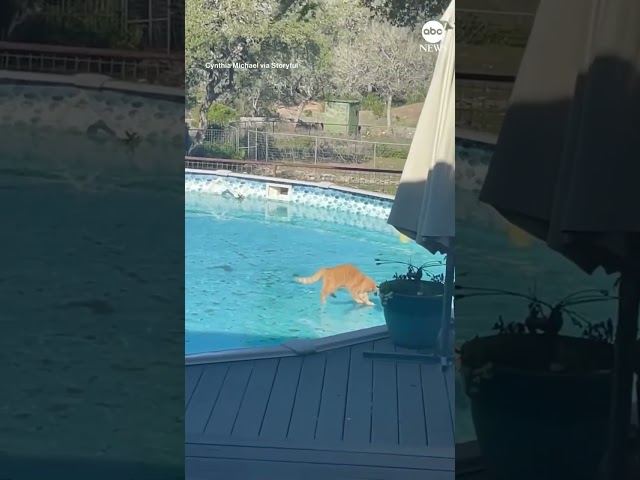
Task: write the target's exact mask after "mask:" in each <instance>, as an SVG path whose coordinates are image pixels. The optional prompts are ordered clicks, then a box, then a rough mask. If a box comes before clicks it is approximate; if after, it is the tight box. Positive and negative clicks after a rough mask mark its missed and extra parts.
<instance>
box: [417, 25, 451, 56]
mask: <svg viewBox="0 0 640 480" xmlns="http://www.w3.org/2000/svg"><path fill="white" fill-rule="evenodd" d="M446 31H447V25H446V24H443V23H441V22H438V21H437V20H430V21H428V22H427V23H425V24H424V25H423V26H422V38H424V41H425V42H427V45H420V50H422V51H423V52H439V51H440V45H439V44H440V41H441V40H442V39H443V38H444V34H445V32H446Z"/></svg>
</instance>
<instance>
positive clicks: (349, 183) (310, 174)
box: [185, 156, 402, 195]
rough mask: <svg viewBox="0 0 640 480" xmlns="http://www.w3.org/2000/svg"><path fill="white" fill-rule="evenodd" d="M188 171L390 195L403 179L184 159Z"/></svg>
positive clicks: (333, 168)
mask: <svg viewBox="0 0 640 480" xmlns="http://www.w3.org/2000/svg"><path fill="white" fill-rule="evenodd" d="M185 168H189V169H194V170H227V171H231V172H235V173H244V174H249V175H259V176H263V177H273V178H286V179H289V180H302V181H308V182H331V183H333V184H335V185H341V186H345V187H351V188H358V189H361V190H366V191H370V192H377V193H387V194H391V195H394V194H395V193H396V191H397V189H398V184H399V183H400V177H401V176H402V170H385V169H373V168H366V167H355V166H353V167H352V166H337V165H322V164H317V165H305V164H300V163H265V162H255V161H249V160H227V159H216V158H199V157H189V156H187V157H185Z"/></svg>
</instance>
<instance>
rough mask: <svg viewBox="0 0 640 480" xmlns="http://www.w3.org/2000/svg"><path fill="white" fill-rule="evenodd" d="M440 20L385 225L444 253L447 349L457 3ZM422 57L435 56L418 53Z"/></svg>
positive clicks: (452, 230) (445, 345)
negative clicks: (424, 90) (423, 94)
mask: <svg viewBox="0 0 640 480" xmlns="http://www.w3.org/2000/svg"><path fill="white" fill-rule="evenodd" d="M440 22H441V23H443V24H444V25H446V26H448V27H447V29H446V31H445V34H444V38H443V39H442V40H441V42H440V51H439V52H438V58H437V60H436V64H435V68H434V71H433V77H432V79H431V83H430V85H429V91H428V93H427V97H426V99H425V102H424V105H423V107H422V112H421V114H420V119H419V120H418V125H417V127H416V133H415V135H414V137H413V141H412V142H411V147H410V149H409V155H408V156H407V161H406V163H405V166H404V169H403V171H402V178H401V179H400V185H399V187H398V192H397V193H396V196H395V200H394V202H393V206H392V208H391V212H390V214H389V219H388V223H389V224H390V225H392V226H393V227H395V228H396V229H397V230H398V231H399V232H401V233H402V234H404V235H406V236H408V237H410V238H412V239H413V240H415V241H416V242H417V243H418V244H420V245H422V246H423V247H425V248H426V249H428V250H429V251H430V252H432V253H437V252H442V253H446V254H447V266H446V270H445V291H444V295H445V302H444V305H445V307H444V311H443V318H442V322H443V323H442V334H443V337H444V338H443V339H442V342H441V347H442V348H443V349H447V348H448V344H449V342H448V339H447V338H446V335H448V332H449V326H450V321H451V299H452V294H453V271H454V260H453V249H452V240H453V237H454V236H455V35H454V29H453V25H454V23H455V0H453V1H452V2H451V3H450V4H449V6H448V7H447V9H446V11H445V12H444V14H443V15H442V18H441V19H440ZM420 54H422V55H433V54H434V53H430V52H416V55H420Z"/></svg>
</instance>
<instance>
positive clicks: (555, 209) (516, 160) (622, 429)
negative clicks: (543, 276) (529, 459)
mask: <svg viewBox="0 0 640 480" xmlns="http://www.w3.org/2000/svg"><path fill="white" fill-rule="evenodd" d="M639 24H640V2H638V1H636V0H633V1H631V0H607V1H605V0H589V1H587V2H585V1H584V0H566V1H564V2H557V1H553V0H542V1H541V3H540V6H539V9H538V12H537V15H536V20H535V23H534V27H533V30H532V33H531V36H530V38H529V43H528V46H527V50H526V52H525V55H524V57H523V59H522V63H521V66H520V71H519V73H518V76H517V80H516V84H515V87H514V91H513V94H512V98H511V105H510V107H509V109H508V111H507V114H506V116H505V120H504V124H503V127H502V131H501V132H500V136H499V139H498V143H497V146H496V150H495V155H494V157H493V160H492V162H491V165H490V168H489V170H488V173H487V176H486V179H485V183H484V186H483V189H482V191H481V194H480V200H481V201H483V202H486V203H488V204H490V205H492V206H493V207H494V208H496V210H498V212H500V213H501V214H502V215H503V216H504V217H505V218H506V219H507V220H509V221H510V222H512V223H514V224H515V225H517V226H518V227H520V228H522V229H524V230H526V231H527V232H529V233H531V234H532V235H534V236H536V237H538V238H540V239H542V240H543V241H546V242H547V244H548V245H549V246H550V247H551V248H553V249H554V250H557V251H559V252H561V253H562V254H564V255H565V256H566V257H568V258H569V259H571V260H572V261H573V262H575V263H576V264H577V265H578V266H580V267H581V268H582V269H583V270H585V271H586V272H589V273H592V272H593V271H594V270H595V269H596V268H598V267H604V269H605V270H606V271H607V272H609V273H613V272H620V273H621V277H620V291H619V298H620V300H619V315H618V323H617V328H616V340H615V342H616V345H615V348H616V367H615V375H614V390H615V395H614V397H613V399H614V401H613V411H612V430H611V438H610V440H611V445H610V447H611V449H612V452H611V453H612V455H609V463H610V465H609V475H610V477H609V478H623V475H622V473H621V470H620V468H623V464H624V462H623V457H622V456H621V455H623V454H624V452H623V450H624V443H625V442H624V439H625V436H626V434H627V429H628V428H629V421H630V420H629V417H630V408H631V388H632V370H631V368H632V366H631V361H630V359H631V355H632V350H633V343H634V340H635V338H636V336H637V322H638V303H639V301H640V298H639V296H640V213H638V206H639V205H640V189H639V188H638V186H637V183H638V181H639V180H638V179H639V178H640V162H639V161H638V151H639V147H638V140H637V137H638V134H639V133H640V121H639V118H640V116H639V114H638V112H640V76H639V75H640V47H639V45H640V30H638V28H637V26H638V25H639Z"/></svg>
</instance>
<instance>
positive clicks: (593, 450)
mask: <svg viewBox="0 0 640 480" xmlns="http://www.w3.org/2000/svg"><path fill="white" fill-rule="evenodd" d="M519 337H521V339H522V340H524V341H523V342H522V344H520V345H518V344H517V343H518V342H519V341H520V340H521V339H518V338H517V336H512V339H511V341H512V342H514V344H511V345H509V346H508V349H509V350H511V351H516V350H517V349H521V351H522V355H527V354H530V355H535V349H533V348H531V347H533V345H531V342H530V341H529V339H527V338H526V337H532V336H531V335H520V336H519ZM560 338H561V339H562V340H561V344H564V343H566V344H571V345H568V346H569V348H568V351H570V352H571V353H574V354H575V353H576V352H579V353H581V354H582V355H585V356H588V355H589V354H590V353H591V355H592V356H593V357H595V358H600V359H605V360H604V361H603V362H602V363H603V364H605V365H603V368H602V369H597V367H596V366H595V365H594V369H593V371H591V372H589V371H584V372H574V373H569V372H567V373H564V372H553V371H547V372H544V371H538V372H536V371H534V370H529V369H522V368H508V367H506V366H504V365H502V366H501V365H499V364H494V363H492V362H491V360H492V359H488V360H489V361H488V362H487V367H486V368H484V369H482V368H481V369H478V368H474V367H471V366H469V365H465V353H466V354H467V358H472V357H473V356H474V354H477V353H478V350H481V351H482V350H485V351H486V350H487V349H491V348H493V349H495V348H498V347H499V342H496V339H499V336H492V337H483V338H476V339H474V340H471V341H470V342H467V343H466V344H465V345H463V347H462V360H461V367H462V368H461V373H462V378H463V382H464V387H465V391H466V393H467V395H468V398H469V402H470V405H471V415H472V419H473V424H474V426H475V430H476V435H477V440H478V444H479V447H480V450H481V452H482V456H483V462H484V463H485V465H486V466H487V468H488V469H489V471H490V472H491V478H495V479H497V480H512V479H518V480H539V479H545V480H566V479H568V478H576V479H578V478H579V479H581V480H595V478H597V475H596V472H597V471H598V468H599V465H600V462H601V460H602V458H603V455H604V452H605V448H606V445H605V442H606V432H607V424H608V415H609V405H610V400H609V395H610V393H609V392H610V386H611V382H612V373H611V370H610V369H608V368H607V366H606V364H607V363H608V361H607V360H606V358H607V357H608V356H609V355H610V358H613V351H612V349H611V348H610V345H606V344H604V345H603V344H601V345H595V346H594V345H593V343H592V342H588V341H586V340H583V339H579V338H570V337H560ZM483 342H484V343H485V345H482V344H483ZM527 343H528V344H527ZM580 343H582V345H580ZM469 347H472V348H471V350H475V351H474V352H469V350H470V348H469ZM478 347H480V348H478ZM540 347H542V348H544V345H540ZM560 348H562V345H561V347H560ZM465 349H466V350H467V352H465ZM594 350H595V351H594ZM509 353H510V354H511V353H512V352H509ZM477 358H478V357H476V359H477ZM595 363H597V362H595ZM475 367H477V365H475Z"/></svg>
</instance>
